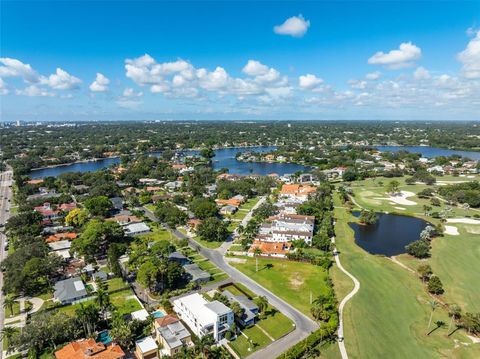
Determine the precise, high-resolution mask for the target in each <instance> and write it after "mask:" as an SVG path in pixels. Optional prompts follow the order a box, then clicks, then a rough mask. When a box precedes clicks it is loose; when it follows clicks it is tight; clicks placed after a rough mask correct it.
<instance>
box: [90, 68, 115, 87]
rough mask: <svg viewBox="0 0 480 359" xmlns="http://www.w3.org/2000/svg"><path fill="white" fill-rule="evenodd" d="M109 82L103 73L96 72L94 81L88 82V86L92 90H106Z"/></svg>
mask: <svg viewBox="0 0 480 359" xmlns="http://www.w3.org/2000/svg"><path fill="white" fill-rule="evenodd" d="M109 83H110V80H109V79H108V78H107V77H105V75H103V74H101V73H99V72H97V77H96V78H95V81H93V82H92V83H91V84H90V87H89V88H90V91H92V92H105V91H107V90H108V84H109Z"/></svg>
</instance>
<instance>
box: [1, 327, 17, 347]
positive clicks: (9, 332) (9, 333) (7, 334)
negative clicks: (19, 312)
mask: <svg viewBox="0 0 480 359" xmlns="http://www.w3.org/2000/svg"><path fill="white" fill-rule="evenodd" d="M17 334H18V329H17V328H15V327H9V326H4V327H3V329H2V331H1V336H2V340H3V341H7V353H9V352H10V351H11V350H12V349H13V345H12V339H13V338H14V337H15V335H17Z"/></svg>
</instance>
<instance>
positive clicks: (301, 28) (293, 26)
mask: <svg viewBox="0 0 480 359" xmlns="http://www.w3.org/2000/svg"><path fill="white" fill-rule="evenodd" d="M309 27H310V21H309V20H305V19H304V18H303V16H302V15H298V16H292V17H290V18H288V19H287V20H285V22H284V23H283V24H281V25H277V26H274V27H273V31H274V32H275V33H276V34H279V35H290V36H293V37H302V36H303V35H305V33H306V32H307V30H308V28H309Z"/></svg>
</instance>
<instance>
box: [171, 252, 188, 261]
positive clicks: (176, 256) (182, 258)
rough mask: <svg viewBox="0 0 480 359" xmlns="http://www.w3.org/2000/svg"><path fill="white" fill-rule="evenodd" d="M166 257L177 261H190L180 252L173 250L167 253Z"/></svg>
mask: <svg viewBox="0 0 480 359" xmlns="http://www.w3.org/2000/svg"><path fill="white" fill-rule="evenodd" d="M168 259H170V260H177V261H190V259H188V258H187V257H185V256H184V255H183V254H182V253H180V252H178V251H175V252H173V253H170V254H169V255H168Z"/></svg>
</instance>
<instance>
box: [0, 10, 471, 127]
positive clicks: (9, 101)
mask: <svg viewBox="0 0 480 359" xmlns="http://www.w3.org/2000/svg"><path fill="white" fill-rule="evenodd" d="M1 8H2V9H1V10H2V11H1V15H0V16H1V18H0V20H1V45H0V52H1V54H0V95H1V96H0V105H1V109H0V115H1V117H0V120H1V121H3V122H15V121H18V120H20V121H64V122H66V121H86V120H92V121H115V120H143V121H154V120H189V121H190V120H289V121H295V120H398V121H403V120H415V121H435V120H467V121H469V120H480V2H475V1H459V2H448V1H440V2H433V1H432V2H431V1H418V2H415V1H408V2H395V1H385V2H367V1H353V2H349V1H337V2H312V1H306V2H288V1H279V2H275V1H259V2H255V1H238V2H222V1H206V2H201V1H192V2H187V1H179V2H162V1H144V2H131V1H97V2H78V1H50V2H44V1H36V2H28V1H20V2H18V1H3V2H2V5H1Z"/></svg>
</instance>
